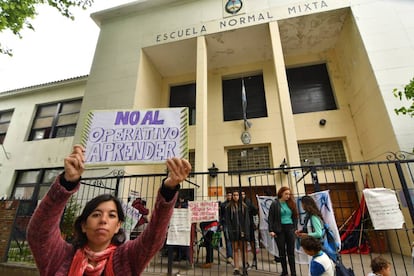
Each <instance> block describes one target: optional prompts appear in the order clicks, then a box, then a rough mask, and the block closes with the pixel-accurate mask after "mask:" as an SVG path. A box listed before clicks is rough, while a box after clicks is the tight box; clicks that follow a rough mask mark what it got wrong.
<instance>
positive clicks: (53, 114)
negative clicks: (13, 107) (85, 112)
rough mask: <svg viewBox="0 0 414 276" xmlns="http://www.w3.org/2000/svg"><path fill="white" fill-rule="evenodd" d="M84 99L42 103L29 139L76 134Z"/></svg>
mask: <svg viewBox="0 0 414 276" xmlns="http://www.w3.org/2000/svg"><path fill="white" fill-rule="evenodd" d="M81 104H82V100H81V99H80V100H74V101H67V102H60V103H53V104H46V105H40V106H38V108H37V112H36V117H35V120H34V122H33V127H32V131H31V132H30V136H29V141H32V140H42V139H50V138H58V137H68V136H73V135H75V130H76V124H77V122H78V119H79V112H80V108H81Z"/></svg>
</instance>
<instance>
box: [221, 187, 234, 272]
mask: <svg viewBox="0 0 414 276" xmlns="http://www.w3.org/2000/svg"><path fill="white" fill-rule="evenodd" d="M232 197H233V193H232V192H228V193H227V194H226V200H225V201H224V202H222V203H221V204H220V228H221V230H222V232H223V234H224V242H225V244H226V261H227V263H229V264H230V263H231V262H232V261H233V249H232V247H231V240H230V238H229V231H228V227H227V225H226V207H227V205H229V203H230V202H231V199H232Z"/></svg>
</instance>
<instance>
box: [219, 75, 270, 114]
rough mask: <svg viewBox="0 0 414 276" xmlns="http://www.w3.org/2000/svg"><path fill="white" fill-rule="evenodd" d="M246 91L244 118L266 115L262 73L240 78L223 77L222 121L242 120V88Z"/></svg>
mask: <svg viewBox="0 0 414 276" xmlns="http://www.w3.org/2000/svg"><path fill="white" fill-rule="evenodd" d="M243 82H244V90H245V92H246V103H247V105H246V118H247V119H251V118H261V117H267V107H266V96H265V90H264V83H263V74H258V75H252V76H247V77H241V78H232V79H228V78H226V79H223V81H222V86H223V114H224V121H234V120H242V119H243V118H244V116H243V112H244V111H243V100H242V89H243Z"/></svg>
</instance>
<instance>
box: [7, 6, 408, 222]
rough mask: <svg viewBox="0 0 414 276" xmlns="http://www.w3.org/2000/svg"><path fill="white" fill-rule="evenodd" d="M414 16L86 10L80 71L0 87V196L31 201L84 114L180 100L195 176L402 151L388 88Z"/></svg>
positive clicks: (403, 139)
mask: <svg viewBox="0 0 414 276" xmlns="http://www.w3.org/2000/svg"><path fill="white" fill-rule="evenodd" d="M413 14H414V3H413V2H412V1H409V0H394V1H385V0H322V1H319V0H315V1H307V0H304V1H298V0H244V1H226V0H198V1H188V0H152V1H136V2H132V3H129V4H124V5H121V6H118V7H114V8H111V9H108V10H103V11H99V12H96V13H94V14H92V16H91V17H92V19H91V20H94V21H95V22H96V24H97V25H98V26H99V27H100V35H99V39H98V42H97V46H96V51H95V55H94V59H93V63H92V66H91V69H90V74H89V75H87V76H74V77H73V78H71V79H66V80H56V82H51V83H45V84H41V85H36V86H31V87H23V88H21V89H16V90H11V91H3V92H2V93H0V145H1V149H0V179H1V185H0V196H3V198H20V199H32V200H36V201H37V200H38V199H41V198H42V197H43V195H44V194H45V192H46V191H47V189H48V187H49V185H50V183H51V181H52V180H53V179H54V177H55V176H56V174H57V173H59V172H60V171H61V169H62V166H63V158H64V157H65V156H66V155H67V154H68V153H69V152H70V150H71V148H72V145H73V144H76V143H80V141H81V137H82V132H83V129H84V126H85V118H86V115H87V113H88V112H89V111H90V110H102V109H104V110H126V109H128V110H129V109H133V110H141V109H151V108H167V107H188V108H189V121H190V126H189V159H190V160H191V162H192V164H193V166H194V171H196V172H206V171H208V169H209V168H211V167H212V164H213V163H214V166H215V167H216V168H219V170H220V171H235V170H249V169H260V168H275V167H279V166H280V165H286V166H287V167H293V166H304V165H324V164H333V163H335V164H338V163H348V162H359V161H374V160H384V159H385V157H386V155H387V153H389V152H393V153H396V152H400V151H405V152H411V151H412V149H413V146H414V143H413V142H414V141H413V138H412V137H414V121H413V118H410V117H408V116H397V115H396V114H395V112H394V109H395V108H398V107H400V106H402V105H408V103H406V102H401V101H400V100H398V99H397V98H395V97H394V96H393V93H392V91H393V89H394V88H397V89H399V90H402V89H403V87H404V86H405V85H406V84H408V83H409V81H410V80H411V79H412V78H413V77H414V17H413V16H412V15H413ZM243 95H245V97H244V96H243ZM113 169H114V168H113V167H109V166H108V167H101V168H94V169H93V170H92V169H91V170H87V171H86V175H87V176H90V177H92V176H103V175H106V174H107V173H108V172H110V171H111V170H113ZM122 169H124V170H125V171H126V172H127V173H129V174H138V173H146V172H151V173H153V172H162V171H163V170H165V168H164V166H161V165H146V166H143V165H141V166H125V167H124V168H122ZM285 177H290V175H287V176H285ZM409 184H410V185H411V186H412V185H413V183H409ZM358 185H359V187H356V188H355V189H358V190H360V189H362V186H363V183H362V182H359V183H358ZM208 188H209V187H208V186H207V185H206V186H205V187H202V189H199V190H198V191H199V192H200V193H204V194H207V193H208ZM223 189H225V187H223ZM297 192H298V193H304V192H305V191H304V190H299V191H297ZM356 200H357V201H358V200H359V199H356ZM407 220H410V219H409V218H407Z"/></svg>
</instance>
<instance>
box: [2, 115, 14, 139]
mask: <svg viewBox="0 0 414 276" xmlns="http://www.w3.org/2000/svg"><path fill="white" fill-rule="evenodd" d="M12 115H13V110H6V111H0V145H2V144H3V143H4V139H6V132H7V129H8V128H9V125H10V121H11V118H12Z"/></svg>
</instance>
